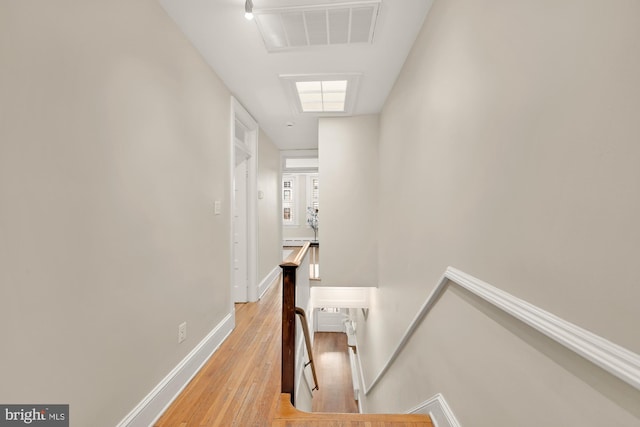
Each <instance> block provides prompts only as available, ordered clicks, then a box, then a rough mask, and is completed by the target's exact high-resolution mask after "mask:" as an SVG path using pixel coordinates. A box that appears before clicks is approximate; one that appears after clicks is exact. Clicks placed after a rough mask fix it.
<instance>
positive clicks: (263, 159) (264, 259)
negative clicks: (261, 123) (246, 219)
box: [258, 130, 282, 282]
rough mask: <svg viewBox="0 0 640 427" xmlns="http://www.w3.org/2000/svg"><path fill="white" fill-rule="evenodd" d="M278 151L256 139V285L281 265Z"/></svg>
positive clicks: (264, 139) (264, 138) (266, 141)
mask: <svg viewBox="0 0 640 427" xmlns="http://www.w3.org/2000/svg"><path fill="white" fill-rule="evenodd" d="M280 185H281V184H280V150H278V147H276V146H275V145H274V144H273V142H272V141H271V140H270V139H269V137H268V136H267V135H266V134H265V133H264V132H262V130H261V131H260V137H259V138H258V191H262V193H263V195H264V196H263V198H262V199H259V200H258V282H260V281H261V280H262V279H264V278H265V277H266V276H267V275H268V274H269V273H271V271H272V270H273V269H274V268H275V267H277V266H279V265H280V263H281V262H282V223H281V221H280Z"/></svg>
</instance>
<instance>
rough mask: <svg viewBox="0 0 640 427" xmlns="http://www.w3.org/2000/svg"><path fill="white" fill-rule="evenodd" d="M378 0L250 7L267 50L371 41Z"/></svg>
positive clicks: (376, 16)
mask: <svg viewBox="0 0 640 427" xmlns="http://www.w3.org/2000/svg"><path fill="white" fill-rule="evenodd" d="M379 8H380V0H377V1H357V2H347V3H334V4H319V5H311V6H296V7H287V8H276V9H254V11H253V14H254V16H255V18H256V19H255V21H256V24H257V26H258V30H259V31H260V34H261V35H262V39H263V40H264V44H265V46H266V48H267V50H268V51H269V52H277V51H282V50H289V49H301V48H305V47H310V46H328V45H344V44H353V43H372V41H373V33H374V30H375V26H376V20H377V18H378V10H379Z"/></svg>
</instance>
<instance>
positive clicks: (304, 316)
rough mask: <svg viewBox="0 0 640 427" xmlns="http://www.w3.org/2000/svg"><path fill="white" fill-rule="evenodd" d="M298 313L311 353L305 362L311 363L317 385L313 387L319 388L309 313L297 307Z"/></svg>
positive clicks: (306, 364) (309, 352)
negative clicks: (308, 320)
mask: <svg viewBox="0 0 640 427" xmlns="http://www.w3.org/2000/svg"><path fill="white" fill-rule="evenodd" d="M296 314H297V315H298V316H299V317H300V323H301V324H302V331H303V332H304V342H305V344H306V346H307V354H308V355H309V361H308V362H307V363H305V364H304V367H305V368H306V367H307V366H309V365H311V374H313V383H314V385H315V387H314V388H313V389H311V391H313V390H319V388H320V387H319V386H318V376H317V375H316V364H315V362H314V361H313V347H312V346H311V335H310V334H309V323H307V314H306V313H305V312H304V310H303V309H301V308H300V307H296Z"/></svg>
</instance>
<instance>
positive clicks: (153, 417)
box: [116, 313, 235, 427]
mask: <svg viewBox="0 0 640 427" xmlns="http://www.w3.org/2000/svg"><path fill="white" fill-rule="evenodd" d="M234 327H235V319H234V316H233V313H229V314H227V315H226V316H225V318H224V319H222V321H221V322H220V323H219V324H218V325H217V326H216V327H215V328H213V330H212V331H211V332H209V334H208V335H207V336H206V337H204V339H203V340H202V341H200V343H199V344H198V345H197V346H195V348H194V349H193V350H191V352H190V353H189V354H188V355H187V356H186V357H185V358H184V359H182V361H180V363H178V365H177V366H176V367H175V368H173V369H172V370H171V372H169V374H168V375H167V376H166V377H164V378H163V379H162V381H160V383H158V385H157V386H155V387H154V388H153V390H151V392H150V393H149V394H148V395H147V396H145V398H144V399H142V401H141V402H140V403H138V404H137V405H136V407H135V408H133V410H131V412H129V414H127V415H126V416H125V417H124V418H123V419H122V421H120V422H119V423H118V424H117V426H116V427H143V426H144V427H147V426H150V425H152V424H153V423H155V422H156V421H157V420H158V418H160V416H161V415H162V414H163V413H164V411H165V410H166V409H167V408H168V407H169V405H170V404H171V403H172V402H173V401H174V400H175V398H176V397H178V395H179V394H180V392H182V390H183V389H184V388H185V387H186V386H187V384H189V381H191V379H192V378H193V377H194V376H195V375H196V374H197V373H198V371H200V369H201V368H202V366H204V364H205V363H206V362H207V361H208V360H209V358H210V357H211V355H212V354H213V353H214V352H215V351H216V350H217V349H218V347H220V345H221V344H222V343H223V342H224V340H225V339H227V337H228V336H229V334H230V333H231V331H232V330H233V328H234Z"/></svg>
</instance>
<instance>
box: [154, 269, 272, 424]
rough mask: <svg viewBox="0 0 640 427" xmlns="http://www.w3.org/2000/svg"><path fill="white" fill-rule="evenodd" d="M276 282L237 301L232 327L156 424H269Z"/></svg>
mask: <svg viewBox="0 0 640 427" xmlns="http://www.w3.org/2000/svg"><path fill="white" fill-rule="evenodd" d="M281 289H282V287H281V284H280V280H279V279H278V281H277V284H275V283H274V284H273V285H272V286H271V288H270V289H269V290H268V291H267V293H266V294H265V295H264V297H263V298H262V300H261V301H259V302H256V303H247V304H236V327H235V329H234V330H233V332H232V333H231V335H229V337H228V338H227V340H226V341H225V342H224V343H223V344H222V345H221V346H220V348H219V349H218V350H217V351H216V352H215V353H214V354H213V356H212V357H211V358H210V359H209V361H208V362H207V363H206V364H205V365H204V367H203V368H202V370H201V371H200V372H199V373H198V374H197V375H196V376H195V377H194V379H193V380H192V381H191V382H190V383H189V384H188V385H187V387H186V388H185V389H184V390H183V391H182V393H181V394H180V396H178V398H177V399H176V400H175V401H174V402H173V403H172V404H171V406H170V407H169V408H168V409H167V411H166V412H165V413H164V414H163V415H162V417H161V418H160V419H159V420H158V421H157V422H156V423H155V424H154V425H155V426H156V427H190V426H201V427H202V426H225V427H227V426H240V427H249V426H268V425H270V424H271V420H272V419H273V417H274V415H275V411H276V409H277V407H278V402H279V400H280V340H281V332H280V331H281V325H280V317H281V316H280V312H281V304H282V302H281V295H282V290H281Z"/></svg>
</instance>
